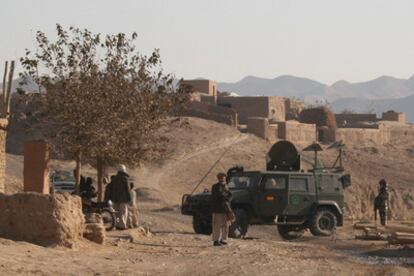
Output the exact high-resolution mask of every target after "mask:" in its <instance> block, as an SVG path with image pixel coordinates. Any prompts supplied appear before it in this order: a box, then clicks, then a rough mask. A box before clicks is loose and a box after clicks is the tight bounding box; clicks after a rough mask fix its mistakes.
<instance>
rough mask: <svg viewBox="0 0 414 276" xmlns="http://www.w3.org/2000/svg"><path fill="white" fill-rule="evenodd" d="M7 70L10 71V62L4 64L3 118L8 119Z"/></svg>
mask: <svg viewBox="0 0 414 276" xmlns="http://www.w3.org/2000/svg"><path fill="white" fill-rule="evenodd" d="M7 69H9V62H8V61H6V62H5V64H4V75H3V88H2V89H3V90H2V94H1V111H0V112H1V117H3V118H6V84H7V83H6V82H7Z"/></svg>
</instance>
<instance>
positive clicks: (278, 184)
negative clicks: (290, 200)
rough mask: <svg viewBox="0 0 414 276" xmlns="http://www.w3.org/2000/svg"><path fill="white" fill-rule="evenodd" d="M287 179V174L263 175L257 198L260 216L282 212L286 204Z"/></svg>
mask: <svg viewBox="0 0 414 276" xmlns="http://www.w3.org/2000/svg"><path fill="white" fill-rule="evenodd" d="M287 181H288V176H287V175H276V174H267V175H264V176H263V178H262V182H261V184H260V188H259V192H258V200H257V202H258V204H259V210H260V211H259V214H260V216H263V217H270V216H274V215H278V214H281V213H282V212H283V210H284V208H285V207H286V204H287V198H286V196H287V190H286V187H287Z"/></svg>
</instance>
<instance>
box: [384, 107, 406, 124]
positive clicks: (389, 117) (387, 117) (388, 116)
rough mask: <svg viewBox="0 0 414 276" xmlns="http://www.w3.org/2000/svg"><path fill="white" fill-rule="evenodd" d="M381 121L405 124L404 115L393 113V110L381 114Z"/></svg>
mask: <svg viewBox="0 0 414 276" xmlns="http://www.w3.org/2000/svg"><path fill="white" fill-rule="evenodd" d="M382 120H384V121H393V122H399V123H405V122H406V118H405V114H404V113H402V112H395V111H394V110H389V111H387V112H384V113H382Z"/></svg>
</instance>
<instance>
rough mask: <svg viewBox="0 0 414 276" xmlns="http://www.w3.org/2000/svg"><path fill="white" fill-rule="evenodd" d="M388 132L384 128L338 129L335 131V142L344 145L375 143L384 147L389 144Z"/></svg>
mask: <svg viewBox="0 0 414 276" xmlns="http://www.w3.org/2000/svg"><path fill="white" fill-rule="evenodd" d="M390 138H391V135H390V131H389V130H388V129H386V128H379V129H364V128H362V129H361V128H338V129H336V131H335V141H339V140H342V141H343V142H344V143H345V144H352V145H358V144H366V143H370V142H371V143H375V144H377V145H384V144H387V143H389V142H390Z"/></svg>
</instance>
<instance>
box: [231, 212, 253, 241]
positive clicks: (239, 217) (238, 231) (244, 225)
mask: <svg viewBox="0 0 414 276" xmlns="http://www.w3.org/2000/svg"><path fill="white" fill-rule="evenodd" d="M234 215H235V217H236V221H235V222H234V223H232V224H231V225H230V227H229V236H230V237H231V238H237V239H238V238H241V237H243V236H246V234H247V230H248V228H249V215H248V213H247V211H245V210H244V209H240V208H237V209H234Z"/></svg>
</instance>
